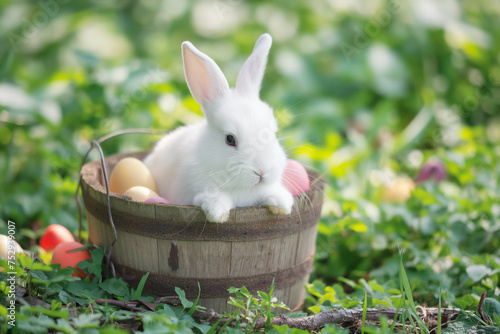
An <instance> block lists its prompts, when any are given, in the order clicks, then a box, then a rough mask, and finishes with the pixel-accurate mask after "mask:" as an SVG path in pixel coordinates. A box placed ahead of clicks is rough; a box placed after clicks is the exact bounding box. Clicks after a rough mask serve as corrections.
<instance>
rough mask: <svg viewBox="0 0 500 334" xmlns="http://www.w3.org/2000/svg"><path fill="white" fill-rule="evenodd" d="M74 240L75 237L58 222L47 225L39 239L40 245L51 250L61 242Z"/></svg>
mask: <svg viewBox="0 0 500 334" xmlns="http://www.w3.org/2000/svg"><path fill="white" fill-rule="evenodd" d="M66 241H75V237H73V234H71V232H70V231H68V229H67V228H66V227H64V226H62V225H59V224H52V225H49V226H48V227H47V228H46V229H45V232H44V233H43V235H42V238H41V239H40V247H42V248H43V249H45V250H46V251H51V250H53V249H54V248H56V247H57V245H59V244H60V243H62V242H66Z"/></svg>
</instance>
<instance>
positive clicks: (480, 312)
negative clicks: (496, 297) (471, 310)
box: [477, 291, 490, 324]
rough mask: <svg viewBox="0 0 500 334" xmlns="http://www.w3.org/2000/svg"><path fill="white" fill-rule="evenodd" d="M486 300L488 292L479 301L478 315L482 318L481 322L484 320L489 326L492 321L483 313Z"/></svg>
mask: <svg viewBox="0 0 500 334" xmlns="http://www.w3.org/2000/svg"><path fill="white" fill-rule="evenodd" d="M485 298H486V291H484V292H483V293H482V294H481V298H480V299H479V304H477V313H478V314H479V316H480V317H481V320H483V321H484V322H485V323H487V324H489V323H490V321H489V320H488V318H487V317H486V315H485V314H484V312H483V303H484V299H485Z"/></svg>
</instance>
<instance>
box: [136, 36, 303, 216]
mask: <svg viewBox="0 0 500 334" xmlns="http://www.w3.org/2000/svg"><path fill="white" fill-rule="evenodd" d="M270 47H271V37H270V36H269V35H268V34H264V35H262V36H261V37H260V38H259V40H258V41H257V43H256V44H255V48H254V50H253V52H252V54H251V55H250V57H249V58H248V60H247V61H246V62H245V64H244V65H243V67H242V69H241V71H240V74H239V75H238V79H237V84H236V88H235V89H230V88H229V85H228V83H227V80H226V78H225V77H224V75H223V74H222V71H221V70H220V69H219V67H218V66H217V64H215V62H214V61H213V60H212V59H210V58H209V57H208V56H206V55H205V54H203V53H201V52H200V51H199V50H197V49H196V48H195V47H194V46H193V45H192V44H191V43H189V42H184V43H183V44H182V51H183V61H184V73H185V77H186V81H187V84H188V87H189V89H190V91H191V94H192V95H193V97H194V98H195V100H196V101H197V102H198V103H200V104H201V105H202V109H203V112H204V114H205V117H206V120H205V121H204V122H201V123H198V124H194V125H188V126H183V127H180V128H178V129H176V130H175V131H173V132H171V133H169V134H168V135H166V136H165V137H163V138H161V139H160V141H159V142H158V143H157V144H156V146H155V147H154V149H153V152H152V153H151V154H150V155H148V156H147V157H146V158H145V160H144V163H145V164H146V166H147V167H148V168H149V169H150V171H151V173H152V174H153V176H154V178H155V180H156V183H157V186H158V192H159V195H160V196H162V197H164V198H166V199H167V200H168V201H170V202H171V203H175V204H193V205H198V206H201V208H202V209H203V211H204V212H205V214H206V215H207V219H208V220H209V221H211V222H224V221H226V220H227V219H228V217H229V211H230V210H231V209H233V208H235V207H240V206H252V205H260V204H262V205H266V206H268V207H269V209H270V210H271V211H272V212H273V213H275V214H289V213H290V212H291V208H292V205H293V197H292V195H291V194H290V192H289V191H288V190H287V189H286V188H285V187H284V185H283V184H282V181H281V177H282V174H283V171H284V168H285V165H286V155H285V152H284V151H283V148H282V147H281V146H280V144H279V142H278V140H277V138H276V131H277V130H278V126H277V122H276V119H275V118H274V115H273V111H272V109H271V108H270V107H269V106H268V105H267V104H266V103H264V102H262V101H261V100H260V99H259V90H260V85H261V81H262V77H263V75H264V70H265V66H266V61H267V55H268V53H269V49H270ZM227 134H232V135H234V136H235V137H236V138H237V148H235V147H232V146H229V145H227V144H226V142H225V139H226V135H227ZM259 173H261V174H262V177H260V176H259V175H258V174H259Z"/></svg>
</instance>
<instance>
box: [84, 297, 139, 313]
mask: <svg viewBox="0 0 500 334" xmlns="http://www.w3.org/2000/svg"><path fill="white" fill-rule="evenodd" d="M94 301H95V302H96V304H100V305H112V306H117V307H120V308H124V309H126V310H129V311H133V312H146V311H147V310H145V309H143V308H140V307H137V305H138V304H139V302H137V301H131V302H126V301H123V300H114V299H95V300H94Z"/></svg>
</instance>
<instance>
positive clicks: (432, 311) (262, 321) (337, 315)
mask: <svg viewBox="0 0 500 334" xmlns="http://www.w3.org/2000/svg"><path fill="white" fill-rule="evenodd" d="M163 301H164V302H167V303H168V302H175V300H174V299H163ZM95 302H96V303H97V304H101V305H113V306H117V307H120V308H123V309H127V310H130V311H133V312H147V311H148V310H145V309H143V308H140V307H138V306H139V305H144V306H146V307H147V308H148V309H149V310H150V311H154V310H155V309H156V307H157V306H158V305H159V304H155V303H145V302H142V301H138V300H135V301H129V302H127V301H121V300H114V299H96V300H95ZM459 313H460V310H459V309H449V308H445V309H441V317H443V318H444V319H451V318H453V317H454V316H457V315H458V314H459ZM401 314H402V312H401V310H399V311H398V310H397V309H395V308H387V309H376V308H369V309H367V310H366V320H367V321H378V320H379V319H380V317H381V316H385V317H387V318H389V319H392V318H394V317H395V316H396V315H401ZM417 315H418V316H419V317H426V319H427V320H430V319H429V318H431V319H432V321H431V322H430V323H432V324H434V323H437V320H436V319H437V317H438V309H437V308H422V309H421V311H419V312H417ZM193 317H194V318H195V319H197V320H199V321H203V322H207V323H210V324H214V323H216V322H217V321H219V319H220V326H223V325H224V324H226V323H227V322H229V324H228V325H230V326H235V325H236V320H234V319H233V318H229V317H227V316H225V315H223V314H220V313H217V312H215V311H214V310H213V309H209V310H207V311H196V312H195V313H194V314H193ZM362 317H363V309H362V308H355V309H345V308H339V309H335V310H331V311H325V312H320V313H318V314H314V315H310V316H307V317H302V318H288V317H286V316H285V315H280V316H278V317H275V318H272V319H271V325H277V326H281V325H287V326H288V327H290V328H298V329H304V330H308V331H314V330H317V329H318V328H321V327H323V326H325V325H326V324H346V323H353V322H358V321H361V319H362ZM221 318H222V319H221ZM250 320H251V319H249V320H248V321H250ZM240 322H241V323H240V325H241V326H246V322H245V321H242V320H241V319H240ZM264 327H266V318H259V319H257V320H256V321H255V322H254V324H253V328H256V329H258V328H264Z"/></svg>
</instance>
